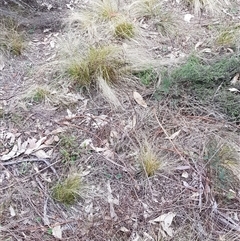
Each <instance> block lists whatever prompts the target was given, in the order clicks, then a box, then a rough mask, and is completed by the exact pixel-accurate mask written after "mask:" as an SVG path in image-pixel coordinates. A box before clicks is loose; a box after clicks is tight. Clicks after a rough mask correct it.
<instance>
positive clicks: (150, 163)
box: [139, 143, 165, 177]
mask: <svg viewBox="0 0 240 241" xmlns="http://www.w3.org/2000/svg"><path fill="white" fill-rule="evenodd" d="M139 161H140V165H141V168H142V171H143V173H145V174H146V176H147V177H151V176H153V175H154V174H155V173H156V172H157V171H159V170H163V168H164V167H165V162H164V161H162V160H160V158H159V157H158V154H157V153H156V152H155V150H154V149H153V148H152V147H151V146H150V144H148V143H147V144H146V145H145V146H143V147H142V148H141V150H140V154H139Z"/></svg>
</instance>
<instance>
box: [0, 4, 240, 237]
mask: <svg viewBox="0 0 240 241" xmlns="http://www.w3.org/2000/svg"><path fill="white" fill-rule="evenodd" d="M89 2H90V1H70V0H68V1H67V0H64V1H59V2H57V3H55V2H54V1H50V0H49V1H48V2H46V1H45V2H43V1H42V2H41V3H42V4H43V3H44V7H43V8H42V9H41V11H42V12H38V13H28V15H23V16H22V17H17V18H19V25H20V30H21V31H24V42H25V47H24V49H23V51H22V53H21V54H20V55H18V56H16V55H14V54H11V53H6V52H4V51H3V53H2V55H1V63H0V67H1V68H0V123H1V125H0V155H1V161H0V240H4V241H10V240H11V241H13V240H18V241H20V240H36V241H37V240H41V241H42V240H58V239H62V240H89V241H90V240H96V241H97V240H99V241H100V240H111V241H115V240H116V241H117V240H134V241H137V240H139V241H140V240H155V241H157V240H178V241H190V240H194V241H195V240H201V241H202V240H209V241H210V240H219V241H223V240H226V241H227V240H240V223H239V219H240V208H239V202H240V189H239V173H238V171H239V170H240V166H239V163H238V161H239V160H240V159H239V151H240V148H239V147H240V138H239V133H240V127H239V119H238V120H235V121H230V120H229V119H228V118H227V117H226V116H225V115H224V114H222V113H221V112H219V111H218V110H216V109H214V108H211V106H209V105H208V106H206V105H202V104H201V103H200V102H199V101H198V100H194V96H187V95H186V96H183V97H184V98H183V99H182V100H181V104H180V105H178V106H177V107H176V105H175V104H174V103H175V102H174V101H175V100H174V98H172V95H168V94H165V95H162V92H161V91H160V92H157V89H158V88H160V86H161V73H162V72H161V71H162V70H163V69H164V70H167V71H171V69H172V68H174V67H175V66H177V65H179V64H180V63H182V62H184V61H186V57H187V56H189V54H191V53H192V52H194V51H195V52H197V53H200V52H201V53H203V52H206V53H207V54H208V57H209V56H210V57H211V58H212V57H217V56H220V55H221V54H222V53H223V52H224V53H227V54H232V53H234V51H237V50H236V49H234V50H233V49H231V46H230V47H229V46H225V45H224V46H219V45H215V43H214V38H215V37H216V34H217V31H216V29H215V28H214V26H215V25H218V24H225V23H226V25H227V23H228V26H229V24H233V23H236V22H239V17H240V9H239V5H240V3H239V2H236V4H235V5H234V8H233V9H234V11H232V12H231V11H227V12H226V13H224V14H223V15H220V16H218V15H214V16H211V15H210V14H205V13H203V14H202V15H201V16H197V14H194V13H193V11H192V10H191V9H189V8H188V6H186V5H184V4H183V3H182V2H181V1H174V0H172V1H164V2H163V6H162V7H163V9H164V12H166V13H171V14H173V16H174V18H175V20H174V24H173V25H171V24H170V25H169V26H167V28H166V29H167V30H169V29H170V27H172V26H173V27H174V29H175V30H174V31H177V34H175V35H174V36H173V35H172V32H171V31H170V32H168V33H167V34H163V33H162V32H160V31H159V30H158V29H157V28H156V24H155V23H154V20H151V19H148V18H144V17H142V18H141V17H140V18H137V17H136V18H133V21H134V23H135V24H136V25H137V26H138V27H139V29H140V30H139V32H138V36H137V37H136V38H133V39H132V40H119V39H117V40H114V39H112V38H105V37H102V36H100V37H99V39H95V38H94V37H93V38H90V39H89V40H88V38H89V36H88V34H90V33H88V32H85V33H84V34H83V33H82V32H81V34H80V35H81V36H80V38H81V39H82V41H83V42H81V45H79V46H84V44H93V45H94V43H95V44H96V43H97V42H98V43H99V42H100V43H103V42H104V41H106V44H107V45H108V44H109V42H113V43H114V44H116V45H119V46H123V47H124V48H125V47H126V46H127V47H126V49H128V50H129V49H130V50H132V52H133V53H132V55H131V56H133V54H134V58H135V60H137V61H136V62H137V63H136V66H137V67H136V68H138V67H139V66H140V67H139V68H142V66H144V64H145V61H147V58H149V59H150V60H151V61H152V63H154V64H155V65H154V68H155V70H156V75H154V76H155V77H154V78H155V79H154V80H153V81H152V82H151V81H150V84H149V85H146V84H143V83H141V81H140V77H139V76H137V75H133V74H132V75H127V76H123V77H122V79H121V80H120V81H119V82H118V83H116V84H114V86H113V89H114V91H115V94H116V96H117V100H118V101H119V103H117V104H116V103H112V102H111V101H110V100H109V99H108V98H107V97H106V95H104V94H103V93H102V91H101V88H99V87H98V86H96V85H93V86H91V87H90V88H87V89H85V88H80V87H79V86H78V85H76V83H75V82H74V81H72V79H71V77H70V76H68V75H66V74H65V73H64V71H62V68H63V67H62V62H63V61H62V57H61V50H62V48H63V45H62V42H64V41H63V39H65V40H66V36H69V27H67V24H62V23H63V22H64V18H66V17H67V16H70V15H71V13H72V12H74V11H76V10H78V9H80V11H84V10H85V9H86V8H87V6H88V4H89ZM131 2H132V1H127V2H124V4H123V3H121V4H122V6H121V8H122V9H124V7H125V6H129V4H130V3H131ZM50 4H51V5H50ZM42 6H43V5H42ZM186 14H193V15H194V18H192V19H191V20H190V21H189V22H188V21H187V19H185V20H184V17H186ZM11 17H13V18H14V19H15V20H16V15H14V16H13V15H12V16H11ZM176 29H177V30H176ZM75 31H76V30H75ZM103 36H104V35H103ZM84 41H85V42H86V43H85V42H84ZM87 41H89V43H87ZM68 44H69V45H70V46H71V45H73V42H70V43H69V42H68ZM126 51H127V50H126ZM126 55H127V54H126ZM146 56H147V58H146ZM210 57H209V58H210ZM141 60H142V61H141ZM151 61H150V62H151ZM156 63H157V64H156ZM133 65H134V64H133ZM146 66H147V65H146ZM234 74H237V73H234ZM233 77H234V75H233ZM36 89H37V90H38V92H36ZM40 90H41V91H42V92H41V91H40ZM34 91H35V92H34ZM44 91H45V92H44ZM134 91H135V92H137V93H139V94H140V95H141V96H142V97H143V100H139V99H138V98H139V97H136V95H135V96H134V95H133V92H134ZM216 91H217V88H216ZM43 92H44V93H43ZM234 94H236V95H237V94H238V93H234ZM190 99H191V100H192V102H191V103H190V102H189V100H190ZM146 146H150V148H149V152H152V153H154V155H153V156H154V158H155V154H156V158H157V159H158V162H159V163H160V165H159V166H158V168H157V169H156V170H155V172H154V174H153V175H149V176H148V175H146V169H144V168H143V160H142V158H143V155H144V150H145V148H146ZM149 155H150V156H151V154H149ZM218 162H220V163H218ZM228 162H231V163H230V164H232V165H230V166H231V167H233V168H232V169H231V168H230V167H229V168H228V167H227V165H228V164H229V163H228ZM74 175H79V176H80V177H81V183H80V184H81V189H80V190H78V194H79V195H78V194H76V197H77V198H76V200H75V202H74V203H73V204H71V205H65V204H63V203H61V202H59V201H58V200H56V199H55V198H54V197H53V190H54V187H55V186H56V184H57V183H61V182H62V181H63V180H64V179H65V178H66V177H69V176H70V177H71V176H74ZM219 183H220V184H219Z"/></svg>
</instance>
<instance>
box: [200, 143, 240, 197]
mask: <svg viewBox="0 0 240 241" xmlns="http://www.w3.org/2000/svg"><path fill="white" fill-rule="evenodd" d="M205 160H206V167H207V169H208V173H209V176H210V179H211V182H212V185H213V188H214V192H215V194H216V196H218V197H221V199H222V200H224V199H226V200H231V199H234V198H235V196H236V195H237V192H238V191H237V190H238V187H239V184H240V173H239V168H240V162H239V154H238V152H237V151H236V150H235V149H234V148H233V146H231V145H230V144H229V143H222V144H221V143H218V142H217V140H215V139H211V140H210V141H209V143H208V145H207V149H206V153H205Z"/></svg>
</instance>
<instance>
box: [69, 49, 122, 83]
mask: <svg viewBox="0 0 240 241" xmlns="http://www.w3.org/2000/svg"><path fill="white" fill-rule="evenodd" d="M124 65H125V64H124V61H123V60H122V59H121V56H120V54H119V52H118V50H117V49H116V48H114V47H112V46H104V47H99V48H90V49H89V51H88V53H87V54H86V56H85V57H83V58H82V59H77V60H74V61H73V62H72V63H70V64H69V66H68V69H67V72H68V74H69V75H70V76H71V77H72V78H73V79H74V80H75V81H76V83H78V84H79V85H85V86H89V85H91V84H92V83H94V82H96V81H97V78H98V77H102V78H103V79H104V80H106V81H107V82H108V83H114V82H116V81H117V80H118V79H119V77H120V76H121V75H122V74H123V73H124V68H123V67H124Z"/></svg>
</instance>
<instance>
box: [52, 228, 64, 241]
mask: <svg viewBox="0 0 240 241" xmlns="http://www.w3.org/2000/svg"><path fill="white" fill-rule="evenodd" d="M52 235H53V236H54V237H55V238H58V239H62V229H61V226H60V225H57V226H55V227H54V228H52Z"/></svg>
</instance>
